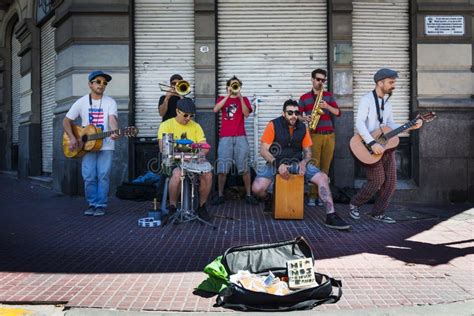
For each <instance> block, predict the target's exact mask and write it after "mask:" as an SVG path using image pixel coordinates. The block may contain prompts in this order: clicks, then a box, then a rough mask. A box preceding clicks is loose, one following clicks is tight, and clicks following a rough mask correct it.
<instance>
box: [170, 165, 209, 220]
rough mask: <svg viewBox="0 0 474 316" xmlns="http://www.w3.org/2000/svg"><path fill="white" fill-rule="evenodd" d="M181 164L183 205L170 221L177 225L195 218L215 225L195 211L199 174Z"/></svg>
mask: <svg viewBox="0 0 474 316" xmlns="http://www.w3.org/2000/svg"><path fill="white" fill-rule="evenodd" d="M182 165H183V164H180V167H179V168H180V169H181V206H180V208H178V209H177V210H176V213H175V214H173V215H172V216H171V217H170V223H173V224H175V225H177V224H181V223H187V222H191V221H194V220H198V221H200V222H201V223H203V224H206V225H209V226H212V227H214V228H215V226H214V225H213V224H212V223H210V222H208V221H205V220H203V219H202V218H200V217H199V216H198V215H197V214H196V212H195V211H194V198H195V193H194V191H195V187H196V185H197V180H198V179H197V177H198V175H197V174H195V173H192V172H189V173H188V172H186V170H185V169H184V168H183V167H182Z"/></svg>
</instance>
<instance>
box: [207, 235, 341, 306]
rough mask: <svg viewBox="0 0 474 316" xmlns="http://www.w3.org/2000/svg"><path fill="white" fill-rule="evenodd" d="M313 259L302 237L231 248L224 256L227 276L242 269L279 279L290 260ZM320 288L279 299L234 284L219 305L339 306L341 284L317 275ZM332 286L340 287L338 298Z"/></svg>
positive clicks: (221, 294)
mask: <svg viewBox="0 0 474 316" xmlns="http://www.w3.org/2000/svg"><path fill="white" fill-rule="evenodd" d="M301 258H310V259H311V260H312V262H313V261H314V258H313V252H312V250H311V247H310V246H309V244H308V243H307V242H306V240H305V239H304V238H303V237H297V238H295V239H292V240H287V241H282V242H276V243H269V244H258V245H251V246H238V247H232V248H229V249H227V250H226V251H225V253H224V255H223V257H222V264H223V265H224V267H225V269H226V271H227V273H228V275H232V274H235V273H237V272H238V271H239V270H248V271H250V272H251V273H256V274H259V275H268V274H269V272H270V271H271V272H272V273H273V274H275V275H276V276H278V275H283V274H285V273H286V263H287V261H288V260H294V259H301ZM315 278H316V281H317V283H318V285H316V286H313V287H310V288H305V289H301V290H297V291H295V292H293V293H291V294H288V295H284V296H278V295H272V294H268V293H263V292H256V291H251V290H248V289H246V288H244V287H242V286H240V285H237V284H234V283H231V285H230V286H229V287H227V288H225V289H224V290H222V291H221V292H220V293H219V295H218V296H217V299H216V306H220V307H225V308H231V309H235V310H240V311H275V312H278V311H294V310H308V309H312V308H314V307H316V306H318V305H321V304H324V303H336V302H337V301H339V299H340V298H341V296H342V289H341V287H342V284H341V282H340V281H338V280H335V279H333V278H331V277H329V276H327V275H325V274H321V273H317V272H315ZM333 287H336V288H338V293H337V295H334V294H333Z"/></svg>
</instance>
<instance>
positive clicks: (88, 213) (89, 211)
mask: <svg viewBox="0 0 474 316" xmlns="http://www.w3.org/2000/svg"><path fill="white" fill-rule="evenodd" d="M94 213H95V206H92V205H91V206H89V207H88V208H87V209H86V210H85V211H84V215H86V216H92V215H94Z"/></svg>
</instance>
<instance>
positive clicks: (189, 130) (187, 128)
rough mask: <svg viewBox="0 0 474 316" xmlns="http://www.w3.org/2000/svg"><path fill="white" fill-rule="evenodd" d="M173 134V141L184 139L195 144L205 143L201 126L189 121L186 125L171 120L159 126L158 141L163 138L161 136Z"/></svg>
mask: <svg viewBox="0 0 474 316" xmlns="http://www.w3.org/2000/svg"><path fill="white" fill-rule="evenodd" d="M165 133H173V137H174V139H181V138H183V137H182V136H183V135H184V136H185V137H184V138H187V139H190V140H192V141H193V142H195V143H201V142H204V141H206V136H205V135H204V131H203V130H202V128H201V125H199V124H198V123H196V122H194V121H189V122H188V124H186V125H183V124H179V123H178V121H176V118H171V119H168V120H166V121H164V122H163V123H161V124H160V128H158V139H162V138H163V134H165Z"/></svg>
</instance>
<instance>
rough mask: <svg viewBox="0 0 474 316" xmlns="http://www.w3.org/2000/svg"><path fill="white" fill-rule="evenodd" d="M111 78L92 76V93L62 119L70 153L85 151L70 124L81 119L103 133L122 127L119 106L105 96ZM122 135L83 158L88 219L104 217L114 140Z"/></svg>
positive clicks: (115, 136)
mask: <svg viewBox="0 0 474 316" xmlns="http://www.w3.org/2000/svg"><path fill="white" fill-rule="evenodd" d="M111 80H112V77H111V76H110V75H108V74H106V73H105V72H103V71H101V70H95V71H93V72H91V73H90V74H89V77H88V82H89V89H90V93H89V94H87V95H85V96H83V97H81V98H80V99H78V100H77V101H76V102H74V104H73V105H72V106H71V108H70V109H69V111H68V112H67V114H66V117H65V118H64V120H63V127H64V131H65V132H66V134H67V135H68V137H69V144H70V146H69V147H70V149H71V150H76V149H78V148H82V146H83V144H82V142H81V140H80V139H76V138H75V137H74V134H73V132H72V127H71V123H72V121H74V120H75V119H76V118H78V117H81V120H82V124H81V125H82V126H87V125H90V124H92V125H95V126H96V127H98V128H100V129H101V130H102V131H103V132H107V131H110V130H116V129H118V128H119V124H118V115H117V103H116V102H115V100H114V99H112V98H111V97H109V96H107V95H104V92H105V88H106V87H107V84H108V83H109V82H110V81H111ZM118 138H119V135H116V134H112V136H110V137H107V138H105V139H104V140H103V143H102V147H101V148H100V151H95V152H89V153H87V154H86V155H85V156H84V157H83V158H82V178H83V179H84V192H85V197H86V200H87V202H88V203H89V206H88V207H87V209H86V210H85V211H84V215H86V216H103V215H105V208H106V207H107V197H108V194H109V183H110V179H109V176H110V168H111V166H112V155H113V153H114V149H115V142H114V140H116V139H118Z"/></svg>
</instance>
